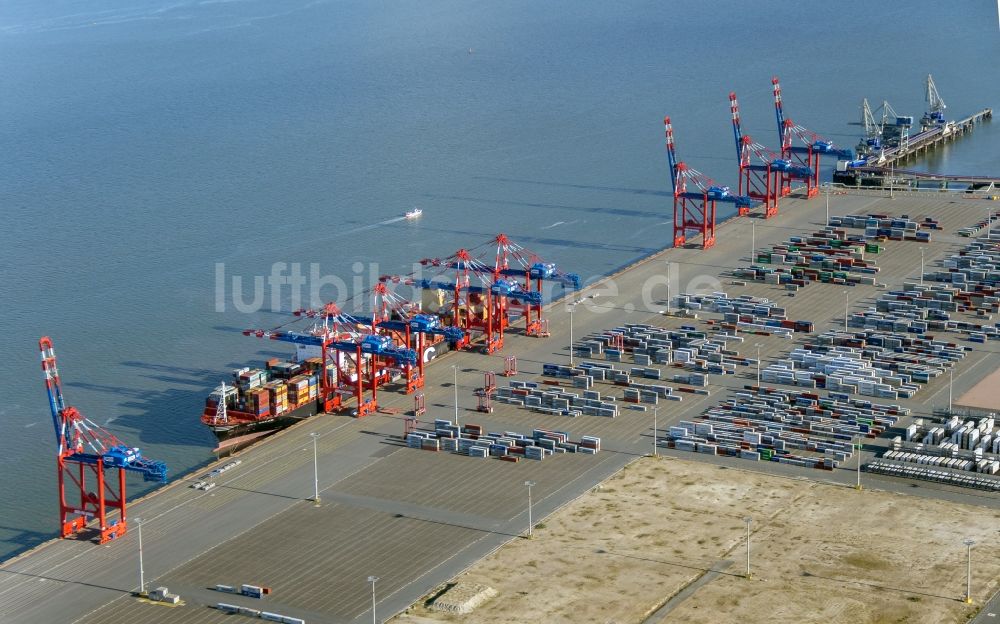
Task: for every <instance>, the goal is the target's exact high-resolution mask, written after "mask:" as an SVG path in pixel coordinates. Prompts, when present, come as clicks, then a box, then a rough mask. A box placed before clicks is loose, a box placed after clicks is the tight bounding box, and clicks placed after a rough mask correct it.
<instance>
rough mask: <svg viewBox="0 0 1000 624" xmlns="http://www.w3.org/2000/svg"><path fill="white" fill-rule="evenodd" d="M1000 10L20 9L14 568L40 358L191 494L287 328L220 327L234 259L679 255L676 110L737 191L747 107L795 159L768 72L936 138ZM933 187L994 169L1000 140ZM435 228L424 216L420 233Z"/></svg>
mask: <svg viewBox="0 0 1000 624" xmlns="http://www.w3.org/2000/svg"><path fill="white" fill-rule="evenodd" d="M995 10H996V9H995V7H992V6H990V3H988V2H981V3H961V4H959V5H954V6H949V7H948V8H947V11H946V13H947V16H945V17H946V18H942V19H939V18H938V17H935V19H925V18H926V16H931V15H933V16H940V13H941V4H940V3H939V2H930V1H924V0H921V1H914V2H905V3H903V2H897V3H871V2H837V3H832V2H830V3H813V2H800V3H791V4H789V3H785V2H778V1H777V0H762V1H760V2H754V3H746V2H742V1H711V2H692V3H677V2H659V1H649V2H638V1H636V2H625V3H606V2H580V1H579V0H574V1H572V2H570V1H550V2H544V3H540V2H536V1H533V0H512V1H509V2H499V3H498V2H471V1H467V0H463V1H458V0H443V1H440V2H415V1H399V2H371V1H368V0H331V1H326V0H308V1H307V0H281V1H276V0H273V1H263V0H202V1H184V0H177V1H164V0H158V1H153V0H127V1H126V0H88V1H86V2H84V1H80V0H52V1H50V2H45V3H39V2H31V1H28V0H15V1H9V2H6V3H4V4H3V5H0V59H2V61H0V84H2V85H3V87H2V95H0V210H2V212H0V214H2V216H3V227H2V228H0V271H2V272H3V273H2V275H3V280H2V290H0V292H2V303H3V305H2V306H0V327H3V328H4V330H5V335H4V349H3V357H2V358H0V380H2V381H0V397H2V400H0V431H2V436H3V439H4V444H3V450H2V453H0V474H2V475H3V478H2V479H0V557H2V556H6V555H8V554H11V553H14V552H17V551H18V550H22V549H24V548H25V547H28V546H31V545H33V544H36V543H38V542H39V541H41V540H44V539H47V538H49V537H51V536H52V535H54V532H55V529H56V524H57V523H56V513H55V503H56V494H55V474H54V472H55V471H54V464H55V461H54V454H55V444H54V441H53V432H52V427H51V422H50V417H49V414H48V409H47V402H46V399H45V394H44V390H43V385H42V380H41V377H40V371H39V367H38V354H37V348H36V341H37V339H38V337H39V336H41V335H43V334H47V335H51V336H52V337H53V338H54V340H55V344H56V350H57V352H58V354H59V358H60V368H61V372H62V375H63V378H64V385H65V394H66V396H67V399H68V400H69V402H70V403H71V404H74V405H76V406H78V407H79V408H81V409H82V410H83V412H84V413H85V414H87V415H88V416H89V417H90V418H91V419H93V420H95V421H97V422H98V423H100V424H103V425H106V426H107V427H108V428H109V429H110V430H112V431H114V432H115V433H116V434H118V435H119V436H120V437H122V438H123V439H124V440H127V441H129V442H133V443H136V444H138V445H140V446H141V447H142V449H143V450H144V452H145V453H146V455H148V456H150V457H155V458H159V459H163V460H166V461H167V462H168V463H169V465H170V468H171V472H172V474H174V475H176V474H178V473H183V472H185V471H186V470H189V469H191V468H192V467H195V466H197V465H199V464H201V463H203V462H205V461H206V460H207V459H209V457H210V449H211V448H212V446H213V442H214V439H213V437H212V436H211V435H210V434H209V433H208V432H207V431H205V430H204V429H203V428H202V426H201V425H200V424H199V422H198V415H199V411H200V407H201V405H202V404H203V400H204V396H205V395H206V393H207V392H208V391H210V389H211V388H212V387H213V385H215V384H216V383H218V382H219V381H220V380H222V379H223V378H225V377H226V376H227V375H228V371H229V369H231V368H233V367H237V366H241V365H243V364H244V363H246V362H248V361H253V360H260V359H263V358H265V357H269V356H271V355H277V354H282V353H283V350H282V349H279V348H277V345H276V343H269V344H265V343H262V342H259V341H255V340H251V339H249V338H245V337H243V336H241V335H240V334H239V333H237V332H236V331H235V330H237V329H241V328H244V327H249V326H262V327H270V326H274V325H276V324H278V323H281V322H284V321H285V320H287V316H283V315H281V314H275V313H271V312H263V311H262V312H257V313H250V314H244V313H240V312H238V311H236V310H234V308H233V305H232V301H231V296H229V297H227V298H226V301H227V303H228V305H227V309H226V311H225V312H218V311H217V310H216V292H215V290H216V286H215V284H216V264H217V263H224V267H225V268H224V270H225V272H226V275H227V276H232V275H238V276H242V277H243V278H244V281H245V282H248V281H252V277H253V276H257V275H260V276H264V275H268V274H269V273H270V272H271V270H272V265H273V264H274V263H275V262H286V263H295V262H297V263H301V264H302V265H303V267H308V266H309V265H310V263H318V265H317V266H318V270H319V271H320V272H321V273H322V274H324V275H339V276H342V278H344V279H346V280H347V283H348V284H350V283H351V282H352V278H353V276H354V275H355V272H354V270H353V266H354V263H356V262H361V263H366V264H367V263H378V268H377V269H375V272H376V274H377V273H394V272H400V271H406V270H408V267H409V266H410V263H411V262H413V261H415V260H418V259H420V258H422V257H427V256H444V255H447V254H449V253H452V252H453V251H454V250H456V249H458V248H459V247H465V246H475V245H478V244H480V243H482V242H484V241H486V240H488V239H489V238H491V237H493V236H494V235H496V234H497V233H498V232H501V231H502V232H506V233H507V234H508V235H509V236H510V237H511V238H512V239H513V240H515V241H517V242H519V243H521V244H523V245H524V246H526V247H528V248H531V249H533V250H534V251H536V252H537V253H539V254H541V255H542V256H544V257H545V258H547V259H550V260H552V261H555V262H557V263H558V264H559V265H560V266H561V267H562V268H564V269H566V270H570V271H575V272H578V273H580V274H581V275H583V276H584V277H585V278H586V279H593V278H594V277H596V276H598V275H601V274H604V273H607V272H609V271H612V270H614V269H615V268H617V267H619V266H621V265H623V264H626V263H628V262H629V261H631V260H633V259H635V258H637V257H640V256H643V255H645V254H648V253H650V252H652V251H654V250H656V249H659V248H661V247H663V246H666V245H667V244H668V243H669V239H670V236H671V231H670V216H671V200H670V198H669V189H670V183H669V179H668V175H667V167H666V160H665V157H664V149H663V128H662V123H661V120H662V118H663V115H664V114H670V115H672V117H673V121H674V128H675V132H676V138H677V142H678V150H679V152H680V156H681V158H682V159H684V160H686V161H688V162H689V163H690V164H691V165H692V166H694V167H696V168H698V169H700V170H702V171H704V172H705V173H708V174H709V175H711V176H713V177H715V178H716V179H718V180H719V181H720V182H723V183H727V184H734V183H735V177H736V176H735V157H734V146H733V143H732V135H731V130H730V125H729V111H728V100H727V95H728V93H729V91H730V90H736V91H737V93H738V94H739V96H740V102H741V104H742V107H743V119H744V126H745V130H746V131H747V132H748V133H751V134H753V135H754V136H755V138H757V139H758V140H760V141H761V142H764V143H766V144H770V145H774V144H776V143H777V139H776V134H777V132H776V129H775V127H774V118H773V108H772V100H771V85H770V77H771V75H772V74H778V75H780V77H781V79H782V86H783V88H784V96H785V107H786V113H787V115H788V116H789V117H791V118H793V119H794V120H795V121H797V122H799V123H801V124H803V125H805V126H807V127H810V128H813V129H814V130H816V131H818V132H819V133H821V134H823V135H825V136H827V137H829V138H831V139H833V140H834V141H836V142H838V143H839V144H841V145H846V146H853V145H854V144H855V143H856V142H857V138H858V136H857V132H858V128H857V127H856V126H850V125H848V122H850V121H855V120H856V119H857V117H858V115H859V107H860V101H861V98H862V97H868V98H869V99H870V100H872V101H881V100H882V99H883V98H885V99H888V100H890V102H891V103H892V105H893V106H894V107H895V108H896V110H897V111H899V112H900V113H902V114H911V115H914V116H916V117H919V116H920V115H921V114H922V112H923V80H924V77H925V76H926V74H927V73H928V72H930V73H933V74H934V77H935V80H936V82H937V85H938V88H939V89H940V91H941V94H942V96H943V97H944V99H945V101H946V102H947V104H948V113H949V116H952V117H960V116H964V115H965V114H967V113H970V112H972V111H973V110H978V109H980V108H982V107H984V106H1000V81H998V80H997V78H998V77H997V74H996V59H997V58H1000V32H998V27H997V16H996V14H995ZM924 166H926V167H930V168H933V169H936V170H943V171H948V172H955V173H969V174H994V175H996V174H1000V126H997V125H996V124H995V123H994V125H993V126H985V127H984V128H982V129H979V130H977V131H976V132H975V133H974V135H973V136H972V137H970V138H966V139H963V140H961V141H960V142H957V143H955V144H954V145H952V146H949V147H947V148H946V149H944V150H942V151H940V152H938V153H936V154H935V155H934V156H933V160H931V161H929V162H926V163H924ZM415 205H418V206H420V207H422V208H423V209H424V216H423V218H422V219H421V220H420V221H419V222H416V223H414V222H404V221H401V220H399V219H398V217H399V216H400V215H401V214H402V213H403V212H404V211H405V210H407V209H409V208H410V207H412V206H415ZM367 270H368V269H367V268H366V269H365V271H366V272H367ZM365 284H367V280H366V281H365ZM321 294H323V295H324V296H332V295H333V294H334V293H333V292H332V290H330V289H327V290H325V291H321ZM247 296H248V297H249V296H250V291H249V289H248V290H247ZM280 303H281V307H283V308H284V309H285V310H287V309H288V306H289V304H290V303H291V302H290V301H288V297H287V292H286V293H285V297H283V298H282V300H281V301H280ZM133 487H134V489H133V492H137V491H142V489H141V486H133Z"/></svg>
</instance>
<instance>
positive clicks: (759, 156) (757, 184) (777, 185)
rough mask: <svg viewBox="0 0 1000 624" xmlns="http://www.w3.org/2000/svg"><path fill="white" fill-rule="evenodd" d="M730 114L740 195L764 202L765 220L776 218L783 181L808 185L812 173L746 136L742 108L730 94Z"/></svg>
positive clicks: (734, 95) (745, 210) (743, 210)
mask: <svg viewBox="0 0 1000 624" xmlns="http://www.w3.org/2000/svg"><path fill="white" fill-rule="evenodd" d="M729 110H730V113H731V114H732V118H733V136H734V137H735V139H736V157H737V159H738V161H739V166H740V182H739V194H740V195H744V194H745V195H748V196H749V197H752V198H753V199H756V200H759V201H761V202H762V203H763V204H764V217H765V218H770V217H773V216H775V215H776V214H778V199H779V198H780V197H781V184H782V181H783V180H784V179H786V178H787V179H793V178H794V179H800V180H806V181H807V182H808V180H809V179H810V178H811V176H812V170H811V169H809V168H808V167H800V166H797V165H794V164H792V163H791V162H790V161H788V160H785V159H783V158H781V157H779V156H778V155H777V154H775V153H774V152H772V151H771V150H769V149H767V148H766V147H764V146H763V145H761V144H760V143H757V142H756V141H754V140H753V139H752V138H750V136H749V135H746V134H743V128H742V124H741V120H740V105H739V102H738V101H737V100H736V94H735V93H730V94H729ZM755 160H756V163H757V164H755ZM747 213H749V209H748V208H740V214H741V215H745V214H747Z"/></svg>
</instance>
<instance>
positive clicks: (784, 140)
mask: <svg viewBox="0 0 1000 624" xmlns="http://www.w3.org/2000/svg"><path fill="white" fill-rule="evenodd" d="M771 85H772V86H773V88H774V115H775V119H776V120H777V122H778V140H779V141H781V157H782V158H783V159H785V160H788V161H790V162H793V163H795V164H796V165H799V166H802V167H808V168H809V170H810V171H811V172H812V175H810V176H809V177H808V178H807V179H806V197H807V198H809V197H814V196H815V195H816V194H817V193H819V157H820V156H821V155H829V156H836V157H837V158H841V159H845V160H854V152H853V151H852V150H840V149H836V148H835V147H834V146H833V141H825V140H823V139H821V138H820V137H819V135H818V134H816V133H815V132H813V131H811V130H807V129H806V128H803V127H802V126H800V125H798V124H796V123H794V122H793V121H792V120H791V119H785V111H784V109H783V108H782V102H781V84H780V83H779V82H778V77H777V76H775V77H773V78H771ZM795 138H798V139H799V141H801V142H802V145H794V139H795ZM792 178H793V176H792V175H790V174H789V173H785V174H782V176H781V186H780V193H781V195H783V196H784V195H788V194H789V193H791V191H792V182H791V181H792Z"/></svg>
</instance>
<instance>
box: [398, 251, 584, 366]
mask: <svg viewBox="0 0 1000 624" xmlns="http://www.w3.org/2000/svg"><path fill="white" fill-rule="evenodd" d="M494 246H495V256H493V257H489V256H488V255H487V254H488V252H489V251H493V247H494ZM491 260H492V264H491V263H490V261H491ZM420 264H421V265H422V266H423V267H427V268H428V269H435V270H437V274H436V275H435V274H432V275H433V276H432V277H421V276H415V275H409V276H402V275H382V276H380V277H379V281H380V282H382V283H384V284H388V283H394V284H404V285H407V286H412V287H414V288H420V289H426V290H437V291H441V292H442V293H448V294H450V295H451V297H450V301H448V303H447V305H444V306H442V307H441V308H440V310H441V311H443V312H444V311H447V312H446V313H444V314H442V316H443V317H445V322H446V323H447V325H446V326H444V328H443V329H441V330H440V331H444V329H448V328H450V329H452V330H460V331H461V332H462V336H461V338H460V339H458V340H456V341H455V343H454V346H455V348H471V347H473V344H474V343H473V340H472V335H473V332H475V333H476V334H478V335H479V336H480V337H481V339H482V345H483V349H484V351H485V352H486V353H495V352H497V351H499V350H500V349H502V348H503V339H504V332H505V331H506V330H507V329H508V328H509V327H510V326H511V324H512V323H513V322H514V321H516V320H518V318H517V315H516V314H514V313H512V310H514V311H517V310H520V315H521V316H523V317H524V322H525V325H524V333H525V335H528V336H535V337H539V338H543V337H546V336H548V335H549V333H548V331H547V329H546V323H547V322H546V320H545V319H543V318H542V306H543V303H544V296H543V291H542V283H543V282H555V283H556V284H558V285H561V286H562V287H564V288H566V287H569V288H573V289H579V288H580V285H581V281H580V276H579V275H576V274H574V273H563V272H562V271H559V270H558V269H557V268H556V265H555V264H552V263H547V262H543V261H542V260H540V259H539V257H538V256H537V255H536V254H534V253H532V252H530V251H528V250H527V249H525V248H524V247H521V246H520V245H518V244H517V243H514V242H513V241H511V240H510V239H509V238H508V237H507V236H506V235H505V234H498V235H497V236H496V237H494V238H493V239H492V240H490V241H489V242H487V243H485V244H484V245H480V246H479V247H476V248H472V249H460V250H458V251H457V252H456V253H454V254H453V255H451V256H448V257H447V258H443V259H442V258H424V259H423V260H421V261H420ZM457 336H458V334H455V337H457Z"/></svg>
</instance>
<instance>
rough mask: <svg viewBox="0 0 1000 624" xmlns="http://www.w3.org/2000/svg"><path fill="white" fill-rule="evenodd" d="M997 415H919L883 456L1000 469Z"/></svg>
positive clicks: (959, 467)
mask: <svg viewBox="0 0 1000 624" xmlns="http://www.w3.org/2000/svg"><path fill="white" fill-rule="evenodd" d="M996 425H997V423H996V418H995V417H994V416H992V415H991V416H988V417H985V418H980V419H979V420H978V421H976V420H974V419H970V420H965V421H963V420H962V419H961V418H959V417H958V416H956V415H952V416H950V417H945V418H942V419H941V420H940V421H939V422H927V421H926V420H925V419H917V420H915V421H914V422H913V424H911V425H910V426H908V427H907V428H906V431H905V433H904V436H897V438H895V439H894V440H893V448H892V450H891V451H889V452H887V453H886V454H885V455H884V456H883V459H887V460H893V461H897V462H903V463H911V464H921V465H927V466H933V467H936V468H944V469H948V470H959V471H965V472H978V473H981V474H987V475H996V474H998V473H1000V430H998V429H997V426H996Z"/></svg>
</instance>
